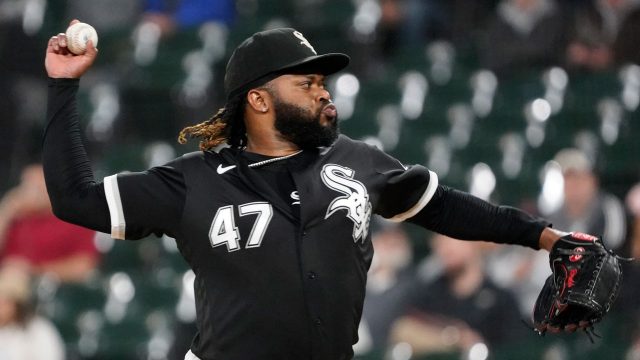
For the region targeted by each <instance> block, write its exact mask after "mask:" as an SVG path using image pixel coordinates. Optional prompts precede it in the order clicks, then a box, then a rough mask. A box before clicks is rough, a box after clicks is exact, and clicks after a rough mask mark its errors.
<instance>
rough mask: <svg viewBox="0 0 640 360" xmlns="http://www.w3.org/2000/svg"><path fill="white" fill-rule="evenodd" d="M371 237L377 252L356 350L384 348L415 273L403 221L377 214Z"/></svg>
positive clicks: (359, 351)
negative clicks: (394, 220)
mask: <svg viewBox="0 0 640 360" xmlns="http://www.w3.org/2000/svg"><path fill="white" fill-rule="evenodd" d="M376 228H377V229H376ZM371 241H372V243H373V249H374V255H373V261H372V263H371V268H370V269H369V277H368V279H367V293H366V297H365V300H364V308H363V312H362V320H361V321H360V329H359V331H358V334H359V337H360V342H358V344H357V345H356V347H355V349H354V350H355V351H356V354H360V353H365V352H374V353H382V352H384V350H385V348H386V347H387V344H388V340H389V330H390V329H391V325H392V324H393V322H394V321H395V320H396V319H397V318H398V317H399V316H400V315H402V313H403V312H404V309H405V306H406V300H407V295H408V292H409V289H410V285H411V279H412V274H413V272H412V271H411V270H412V268H411V266H410V265H411V260H412V255H413V254H412V248H411V243H410V242H409V237H408V236H407V233H406V232H405V230H404V229H403V228H402V226H401V225H399V224H397V223H392V222H390V221H387V220H384V219H382V218H379V217H376V218H375V220H374V228H373V234H372V237H371Z"/></svg>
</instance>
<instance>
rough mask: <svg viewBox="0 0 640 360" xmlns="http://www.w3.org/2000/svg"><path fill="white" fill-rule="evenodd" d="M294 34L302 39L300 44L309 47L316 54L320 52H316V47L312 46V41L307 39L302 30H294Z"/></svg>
mask: <svg viewBox="0 0 640 360" xmlns="http://www.w3.org/2000/svg"><path fill="white" fill-rule="evenodd" d="M293 35H294V36H295V37H297V38H298V39H300V40H302V41H300V44H302V45H304V46H306V47H308V48H309V49H311V51H313V53H314V54H316V55H318V53H317V52H316V49H314V48H313V46H311V43H309V40H307V39H306V38H305V37H304V35H302V33H301V32H300V31H294V32H293Z"/></svg>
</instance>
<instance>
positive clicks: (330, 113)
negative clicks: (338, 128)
mask: <svg viewBox="0 0 640 360" xmlns="http://www.w3.org/2000/svg"><path fill="white" fill-rule="evenodd" d="M322 113H323V114H324V116H326V117H327V118H329V119H330V120H334V119H335V118H336V117H338V110H337V109H336V107H335V105H333V104H329V105H327V106H325V107H324V108H322Z"/></svg>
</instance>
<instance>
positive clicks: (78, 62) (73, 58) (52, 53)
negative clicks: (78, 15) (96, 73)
mask: <svg viewBox="0 0 640 360" xmlns="http://www.w3.org/2000/svg"><path fill="white" fill-rule="evenodd" d="M77 22H79V21H78V20H73V21H71V23H70V24H69V26H71V25H73V24H75V23H77ZM97 56H98V49H96V48H95V47H94V46H93V43H92V42H91V40H89V41H88V42H87V51H86V52H85V53H84V54H82V55H75V54H73V53H71V51H69V49H68V48H67V37H66V35H65V34H64V33H60V34H58V35H56V36H52V37H51V39H49V44H48V45H47V55H46V57H45V60H44V66H45V68H46V70H47V75H49V77H51V78H71V79H76V78H79V77H81V76H82V75H83V74H84V73H85V72H86V71H87V70H88V69H89V68H90V67H91V65H92V64H93V62H94V61H95V59H96V57H97Z"/></svg>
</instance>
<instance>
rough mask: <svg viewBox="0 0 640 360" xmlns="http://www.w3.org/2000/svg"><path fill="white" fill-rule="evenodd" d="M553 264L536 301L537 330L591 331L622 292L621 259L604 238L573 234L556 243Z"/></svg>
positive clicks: (540, 332) (551, 259) (534, 315)
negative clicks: (606, 243)
mask: <svg viewBox="0 0 640 360" xmlns="http://www.w3.org/2000/svg"><path fill="white" fill-rule="evenodd" d="M549 263H550V265H551V270H552V271H553V274H552V275H551V276H549V278H547V281H546V283H545V284H544V286H543V288H542V291H541V292H540V295H538V300H537V301H536V304H535V309H534V313H533V322H534V327H535V330H536V331H537V332H538V333H539V334H540V335H544V333H545V332H547V331H551V332H558V331H568V332H573V331H575V330H576V329H584V330H585V331H586V332H587V334H589V330H592V329H593V324H595V323H597V322H599V321H600V320H602V317H603V316H604V315H605V314H606V313H607V312H608V311H609V309H610V307H611V304H613V302H614V300H615V299H616V296H617V295H618V290H619V289H620V283H621V281H622V270H621V267H620V262H619V258H618V257H617V256H616V255H614V254H613V253H612V252H611V251H610V250H607V249H605V247H604V246H603V244H602V240H601V239H600V238H597V237H595V236H591V235H587V234H582V233H571V234H569V235H565V236H563V237H562V238H560V239H559V240H558V241H557V242H556V243H555V244H554V246H553V248H552V249H551V252H550V253H549Z"/></svg>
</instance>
